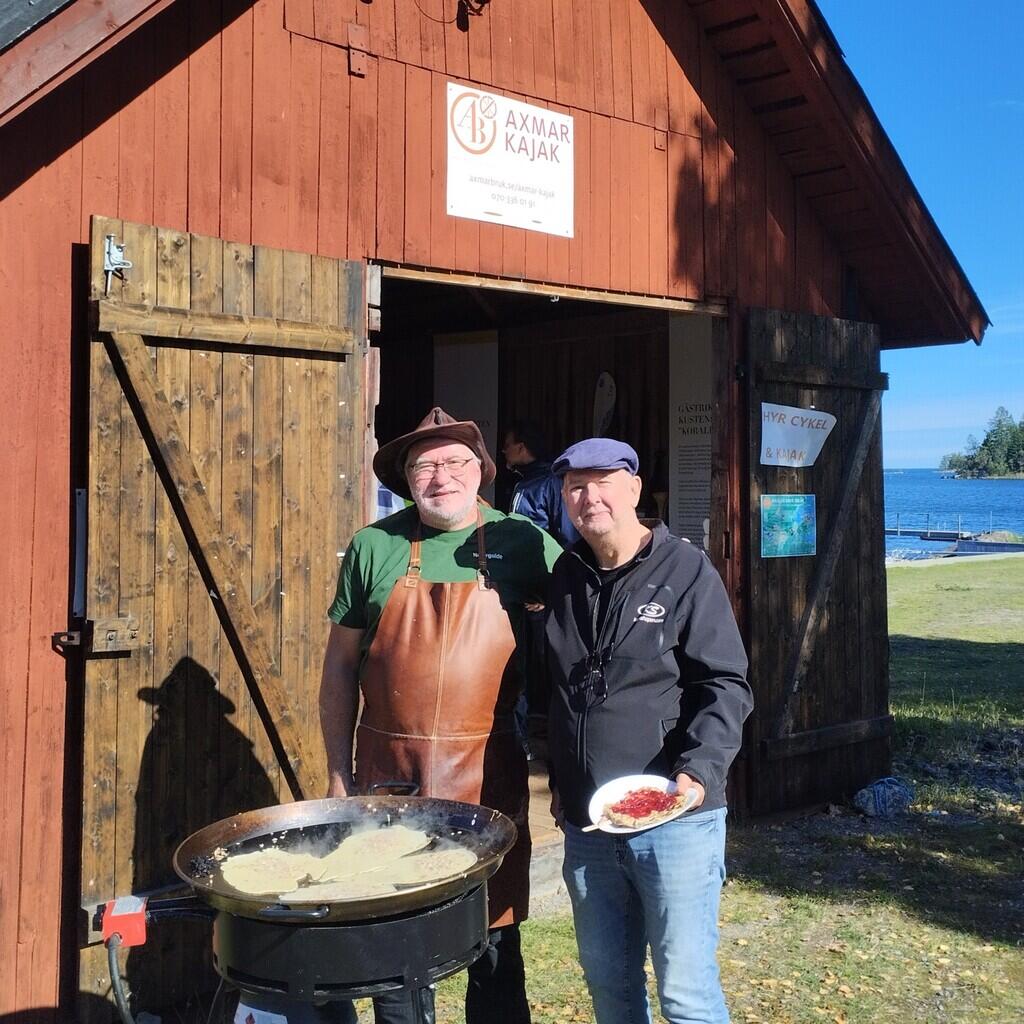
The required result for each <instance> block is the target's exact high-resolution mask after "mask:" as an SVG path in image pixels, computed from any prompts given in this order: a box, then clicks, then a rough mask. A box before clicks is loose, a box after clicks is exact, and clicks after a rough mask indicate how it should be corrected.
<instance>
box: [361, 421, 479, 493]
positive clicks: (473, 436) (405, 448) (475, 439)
mask: <svg viewBox="0 0 1024 1024" xmlns="http://www.w3.org/2000/svg"><path fill="white" fill-rule="evenodd" d="M420 441H454V442H456V443H458V444H464V445H465V446H466V447H467V448H469V449H470V450H471V451H472V452H473V453H474V454H475V455H477V456H479V458H480V486H481V487H486V486H487V485H488V484H491V483H494V477H495V473H496V472H497V470H496V469H495V468H494V460H493V459H492V458H491V457H490V455H488V454H487V446H486V445H485V444H484V436H483V434H481V433H480V428H479V427H478V426H477V425H476V424H475V423H474V422H473V421H472V420H456V419H453V418H452V417H451V416H449V415H448V413H446V412H445V411H444V409H442V408H441V407H440V406H439V405H435V406H434V408H433V409H431V410H430V412H428V413H427V415H426V416H424V417H423V420H422V422H421V423H420V425H419V426H418V427H417V428H416V429H415V430H412V431H410V432H409V433H408V434H403V435H402V436H401V437H396V438H395V439H394V440H393V441H388V443H387V444H385V445H382V446H381V447H380V448H378V449H377V454H376V455H374V457H373V471H374V473H375V474H376V475H377V479H378V480H379V481H380V482H381V483H382V484H383V485H384V486H385V487H387V488H388V490H391V491H394V492H395V494H399V495H401V496H402V497H403V498H412V492H411V491H410V490H409V483H408V481H407V480H406V478H405V457H406V455H407V454H408V453H409V449H410V448H411V447H412V446H413V445H414V444H419V443H420Z"/></svg>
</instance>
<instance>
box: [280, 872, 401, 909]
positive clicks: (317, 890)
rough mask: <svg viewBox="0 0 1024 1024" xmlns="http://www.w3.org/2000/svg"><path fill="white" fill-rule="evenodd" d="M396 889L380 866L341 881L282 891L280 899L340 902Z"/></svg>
mask: <svg viewBox="0 0 1024 1024" xmlns="http://www.w3.org/2000/svg"><path fill="white" fill-rule="evenodd" d="M395 891H396V890H395V887H394V885H392V884H391V882H390V880H389V879H388V877H387V875H386V873H385V872H384V871H383V870H381V869H380V868H373V869H372V870H370V871H366V872H364V873H363V874H361V875H355V876H353V877H352V878H346V879H344V880H343V881H340V882H319V883H317V884H316V885H307V886H304V887H303V888H302V889H296V890H295V891H294V892H284V893H281V896H280V900H281V902H282V903H339V902H341V901H342V900H358V899H366V898H367V897H368V896H387V895H389V894H390V893H393V892H395Z"/></svg>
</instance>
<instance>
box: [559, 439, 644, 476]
mask: <svg viewBox="0 0 1024 1024" xmlns="http://www.w3.org/2000/svg"><path fill="white" fill-rule="evenodd" d="M639 468H640V459H639V458H638V457H637V454H636V452H635V451H634V450H633V449H632V448H631V447H630V446H629V445H628V444H626V442H625V441H616V440H615V438H613V437H588V438H587V439H586V440H585V441H577V442H576V443H575V444H571V445H569V447H568V448H566V449H565V451H564V452H562V454H561V455H559V456H558V458H557V459H555V461H554V462H553V463H552V464H551V472H552V473H554V475H555V476H565V474H566V473H569V472H571V471H572V470H574V469H624V470H626V472H627V473H629V475H630V476H636V473H637V470H638V469H639Z"/></svg>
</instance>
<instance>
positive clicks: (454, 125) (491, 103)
mask: <svg viewBox="0 0 1024 1024" xmlns="http://www.w3.org/2000/svg"><path fill="white" fill-rule="evenodd" d="M497 114H498V103H497V101H496V100H495V98H494V97H493V96H489V95H487V93H479V92H464V93H461V94H460V95H458V96H456V97H455V100H454V101H453V102H452V105H451V115H450V118H451V129H452V135H454V136H455V141H456V142H457V143H458V144H459V145H460V146H461V147H462V148H463V149H464V150H465V151H466V152H467V153H472V154H473V155H474V156H479V155H480V154H481V153H486V152H487V150H489V149H490V148H491V146H493V145H494V140H495V139H496V138H497V137H498V118H497Z"/></svg>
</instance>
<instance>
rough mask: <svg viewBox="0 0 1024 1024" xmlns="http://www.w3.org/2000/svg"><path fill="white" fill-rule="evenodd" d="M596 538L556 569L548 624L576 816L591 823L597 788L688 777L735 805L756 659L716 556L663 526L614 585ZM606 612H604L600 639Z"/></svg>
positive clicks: (567, 807)
mask: <svg viewBox="0 0 1024 1024" xmlns="http://www.w3.org/2000/svg"><path fill="white" fill-rule="evenodd" d="M604 586H605V587H611V588H612V591H611V593H610V595H606V600H605V601H604V602H600V597H601V588H602V580H601V577H600V574H599V573H598V571H597V569H596V568H595V566H594V562H593V555H592V553H591V551H590V548H589V547H588V546H587V544H586V542H585V541H582V540H581V541H580V542H578V543H577V544H575V545H574V546H573V547H572V548H570V549H569V550H568V551H566V552H565V553H564V554H563V555H562V556H561V558H559V559H558V561H557V562H556V563H555V568H554V571H553V573H552V578H551V591H550V599H549V613H548V620H547V640H548V667H549V674H550V677H551V686H552V692H551V704H550V709H549V720H548V742H549V747H550V759H551V776H552V783H553V784H554V785H555V786H557V788H558V792H559V796H560V797H561V801H562V808H563V810H564V812H565V816H566V818H568V820H569V821H570V822H572V823H573V824H574V825H577V826H583V825H587V824H589V823H590V816H589V814H588V805H589V803H590V798H591V797H592V796H593V794H594V792H595V790H596V789H597V787H598V786H601V785H603V784H604V783H605V782H607V781H609V780H610V779H614V778H618V777H619V776H621V775H634V774H640V773H651V774H655V775H664V776H669V777H671V776H673V775H675V774H676V773H677V772H681V771H685V772H687V773H688V774H689V775H691V776H692V777H693V778H695V779H696V780H697V781H698V782H700V783H701V784H702V785H703V786H704V789H705V798H704V803H703V804H702V805H701V810H712V809H714V808H716V807H722V806H724V805H725V779H726V775H727V773H728V771H729V766H730V764H732V761H733V758H734V757H735V756H736V753H737V752H738V750H739V747H740V739H741V736H742V731H743V720H744V719H745V718H746V717H747V715H748V714H749V713H750V710H751V708H752V707H753V698H752V695H751V690H750V686H749V685H748V683H747V680H746V671H747V656H746V652H745V651H744V649H743V641H742V640H741V638H740V634H739V630H738V629H737V627H736V620H735V618H734V616H733V613H732V608H731V606H730V604H729V598H728V596H727V594H726V591H725V587H724V586H723V585H722V580H721V578H720V577H719V575H718V573H717V572H716V571H715V568H714V567H713V566H712V564H711V562H710V561H709V560H708V558H707V556H706V555H704V554H703V552H701V551H700V550H699V549H698V548H696V547H695V546H694V545H692V544H689V543H688V542H686V541H683V540H680V539H679V538H678V537H673V536H672V535H671V534H670V533H669V532H668V530H667V529H666V528H665V526H664V525H661V524H659V525H658V526H656V527H655V529H654V531H653V537H652V540H651V543H650V544H649V545H648V546H647V547H646V549H645V550H644V551H643V552H641V554H640V555H639V556H638V557H637V558H636V559H635V561H634V562H633V563H632V564H630V565H629V566H628V568H626V569H625V570H624V571H623V572H621V573H618V574H616V575H615V576H614V577H613V580H612V581H607V582H604ZM599 604H604V605H605V607H606V611H605V613H604V616H603V621H602V626H601V630H600V635H599V636H595V635H594V634H595V628H596V625H597V620H598V618H599Z"/></svg>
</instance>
